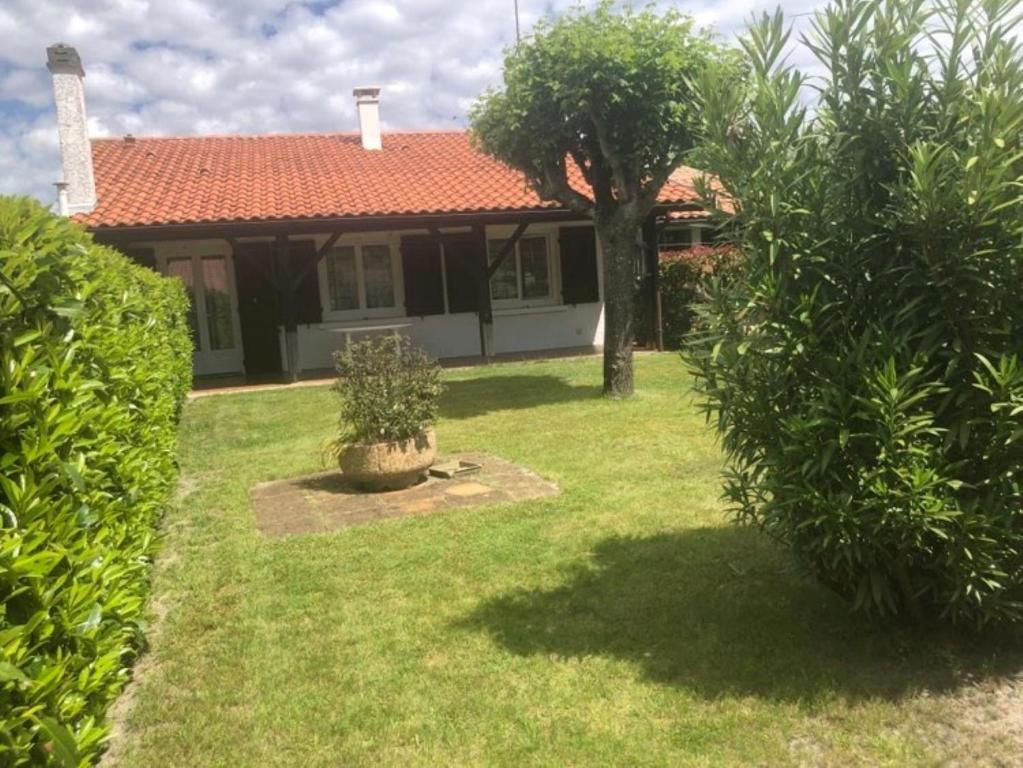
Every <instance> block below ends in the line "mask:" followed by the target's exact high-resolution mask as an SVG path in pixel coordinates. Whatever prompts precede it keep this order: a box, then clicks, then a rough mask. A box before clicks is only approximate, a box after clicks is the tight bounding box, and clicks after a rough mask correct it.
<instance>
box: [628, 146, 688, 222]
mask: <svg viewBox="0 0 1023 768" xmlns="http://www.w3.org/2000/svg"><path fill="white" fill-rule="evenodd" d="M683 159H684V158H683V156H682V153H679V154H678V156H677V157H676V158H675V159H674V160H672V161H671V162H670V163H668V164H667V165H665V166H663V167H662V168H661V169H660V170H658V171H657V172H656V173H654V175H653V176H651V177H650V180H649V181H648V182H647V183H646V188H645V189H644V190H643V192H642V193H641V194H640V197H639V201H638V202H639V205H638V207H639V213H640V214H641V215H642V216H646V215H647V214H648V213H650V211H652V210H653V208H654V206H655V205H657V196H658V195H660V194H661V190H662V189H663V188H664V185H665V184H666V183H667V182H668V179H669V178H671V174H673V173H674V172H675V171H676V170H677V169H678V167H679V166H680V165H682V160H683Z"/></svg>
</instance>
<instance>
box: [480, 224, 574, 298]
mask: <svg viewBox="0 0 1023 768" xmlns="http://www.w3.org/2000/svg"><path fill="white" fill-rule="evenodd" d="M513 233H514V228H511V229H505V228H502V229H496V228H495V229H493V230H491V229H488V230H487V233H486V237H487V249H488V253H487V264H490V253H489V248H490V243H491V241H494V240H504V241H506V240H509V239H510V238H511V236H512V234H513ZM556 235H557V230H551V229H549V228H545V229H543V230H537V231H530V230H529V229H527V230H526V231H525V232H523V233H522V237H520V238H519V240H518V241H517V242H516V243H515V249H514V251H513V252H512V253H509V254H508V255H507V256H505V262H504V263H507V260H508V259H514V261H515V277H516V287H517V290H518V293H519V296H518V297H517V298H514V299H495V298H494V296H493V286H492V284H491V282H490V281H489V280H488V281H487V290H488V291H490V292H491V295H490V303H491V305H492V306H493V307H494V309H511V308H518V307H549V306H551V305H552V304H560V303H561V283H560V278H561V275H560V274H559V270H558V266H559V264H560V260H559V258H558V253H557V251H556V250H555V248H556V244H557V237H556ZM529 238H542V239H543V240H544V241H546V246H547V296H537V297H534V298H529V299H527V298H523V297H522V260H521V258H520V256H519V243H521V242H522V241H523V240H525V239H529Z"/></svg>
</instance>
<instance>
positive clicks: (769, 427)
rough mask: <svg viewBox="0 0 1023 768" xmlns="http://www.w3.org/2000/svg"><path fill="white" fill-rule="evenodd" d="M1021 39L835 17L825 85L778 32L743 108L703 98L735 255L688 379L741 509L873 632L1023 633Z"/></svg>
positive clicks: (966, 14)
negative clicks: (895, 628) (885, 628)
mask: <svg viewBox="0 0 1023 768" xmlns="http://www.w3.org/2000/svg"><path fill="white" fill-rule="evenodd" d="M1018 20H1019V8H1018V5H1017V4H1016V3H1014V2H1007V1H1006V0H982V1H975V0H938V2H936V3H929V2H924V0H835V2H833V3H832V4H831V5H830V6H829V7H827V9H826V10H824V11H822V12H821V13H819V14H818V15H817V16H816V18H815V21H814V22H813V25H812V30H811V31H810V32H809V33H808V35H807V37H806V38H805V40H804V45H806V46H807V47H808V48H809V50H810V51H812V53H813V54H814V55H815V56H816V57H817V59H818V60H819V62H820V64H821V65H822V67H823V69H824V75H823V77H822V78H821V80H820V81H819V82H814V81H810V80H809V79H808V78H807V77H806V76H804V75H802V74H801V73H799V72H798V71H796V70H795V69H793V68H791V67H790V66H788V65H787V64H786V63H785V51H786V50H787V39H788V34H787V32H786V31H785V26H784V22H783V19H782V17H781V15H780V14H777V15H774V16H770V17H768V16H765V17H764V18H762V19H761V20H759V21H758V22H756V23H754V24H753V25H752V27H751V28H750V30H749V34H748V37H747V38H746V40H745V42H744V45H745V48H746V50H747V52H748V54H749V56H750V58H751V60H752V69H753V72H752V86H751V90H750V91H749V92H748V93H746V94H737V93H735V92H734V91H730V90H728V89H726V88H724V87H723V86H722V84H721V83H720V82H719V81H716V80H715V77H714V76H713V74H711V75H710V76H708V77H706V78H704V80H703V81H702V82H701V84H700V88H701V90H702V91H703V92H704V95H705V101H706V113H705V114H706V128H705V130H706V132H707V138H708V147H707V152H706V157H707V159H708V163H709V165H710V167H711V169H712V170H713V172H714V173H715V174H716V175H717V176H718V177H719V179H720V181H721V184H722V186H723V188H724V190H725V191H726V192H727V194H728V195H729V196H730V198H731V201H732V202H734V205H735V210H736V213H735V216H734V217H733V218H732V219H731V224H730V228H731V236H732V239H734V241H735V242H736V243H737V244H738V246H739V248H740V250H741V252H742V264H741V268H740V269H741V274H742V277H741V279H738V280H733V281H729V282H728V284H727V285H721V284H719V285H717V286H716V287H714V288H713V289H712V295H711V298H710V301H709V303H708V305H707V306H706V307H705V310H704V312H705V317H704V318H703V319H702V322H703V327H704V328H705V329H706V332H705V333H704V334H703V335H701V336H699V337H698V338H697V339H694V344H695V346H694V347H691V349H692V350H693V352H692V354H691V356H690V358H689V359H690V361H691V363H692V365H693V368H694V370H695V372H696V374H697V377H698V382H699V386H700V388H701V389H702V391H703V394H704V395H705V397H706V399H707V404H708V407H709V409H710V411H711V412H712V413H713V414H716V417H717V424H718V428H719V429H720V431H721V433H722V434H723V438H724V445H725V447H726V449H727V452H728V455H729V459H730V467H729V470H728V472H727V473H726V489H727V496H728V498H729V499H730V500H731V502H732V503H733V504H734V507H735V509H736V511H737V514H738V517H739V518H740V520H742V521H745V522H747V523H751V524H754V525H757V526H761V527H762V528H764V529H765V530H766V531H768V532H769V533H771V534H773V535H775V536H777V537H778V538H780V539H781V540H783V541H785V542H787V543H789V544H790V545H791V546H792V547H793V548H794V551H795V552H796V554H797V555H798V556H799V558H800V559H801V560H802V562H804V563H805V564H806V565H807V566H808V568H809V569H810V570H811V571H812V572H813V573H814V574H816V575H817V576H818V577H819V578H820V579H821V580H822V581H823V582H824V583H825V584H827V585H829V586H831V587H833V588H834V589H836V590H837V591H839V592H840V593H841V594H843V595H846V596H847V597H849V598H850V599H851V600H852V601H853V604H854V606H855V607H856V608H858V609H860V610H863V611H867V612H869V613H872V614H874V615H892V614H908V615H910V616H911V617H913V618H915V619H917V620H923V619H930V618H933V617H942V618H945V619H950V620H953V621H966V622H970V623H975V624H984V623H986V622H989V621H998V620H1010V621H1012V620H1018V619H1019V618H1020V617H1021V615H1023V488H1021V484H1020V483H1021V475H1020V472H1021V469H1023V364H1021V362H1020V352H1021V348H1023V301H1021V298H1020V289H1021V277H1023V196H1021V184H1020V181H1021V178H1023V152H1021V147H1020V136H1021V130H1023V56H1021V49H1020V47H1019V44H1018V43H1017V41H1016V39H1015V38H1014V33H1015V31H1016V29H1017V22H1018ZM807 85H812V86H813V89H814V90H815V91H816V93H817V97H818V98H817V101H816V103H813V102H811V101H809V100H808V101H807V102H806V103H804V101H803V99H804V98H806V95H807V93H806V91H807V89H806V87H805V86H807ZM807 104H809V105H810V106H811V107H812V109H808V107H807Z"/></svg>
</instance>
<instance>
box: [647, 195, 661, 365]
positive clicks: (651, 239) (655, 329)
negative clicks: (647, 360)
mask: <svg viewBox="0 0 1023 768" xmlns="http://www.w3.org/2000/svg"><path fill="white" fill-rule="evenodd" d="M659 235H660V231H659V229H658V227H657V219H656V218H655V217H654V214H650V217H649V218H648V219H647V220H646V222H644V224H643V249H644V254H643V257H644V259H645V260H646V267H647V273H648V274H649V277H650V288H649V295H648V296H647V302H648V304H647V306H648V307H649V317H650V325H651V328H650V329H649V330H650V331H652V333H653V342H654V344H655V345H656V347H657V351H658V352H663V351H664V323H663V320H662V317H661V259H660V254H659V251H658V247H657V241H658V238H659Z"/></svg>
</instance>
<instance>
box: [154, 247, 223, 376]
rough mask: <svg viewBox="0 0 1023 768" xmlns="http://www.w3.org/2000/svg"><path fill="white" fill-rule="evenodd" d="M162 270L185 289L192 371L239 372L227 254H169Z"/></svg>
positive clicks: (200, 372) (203, 372)
mask: <svg viewBox="0 0 1023 768" xmlns="http://www.w3.org/2000/svg"><path fill="white" fill-rule="evenodd" d="M165 272H166V274H167V275H169V276H171V277H177V278H178V279H179V280H181V282H182V283H184V284H185V290H186V291H187V292H188V297H189V300H190V307H189V312H188V323H189V326H190V327H191V329H192V343H193V344H194V345H195V356H194V368H195V373H196V375H198V376H203V375H210V374H218V373H241V372H242V348H241V334H240V332H239V328H238V311H237V297H236V295H235V288H234V279H233V271H232V269H231V263H230V260H229V259H228V257H226V256H219V255H215V256H180V257H170V258H168V259H167V260H166V266H165Z"/></svg>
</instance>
